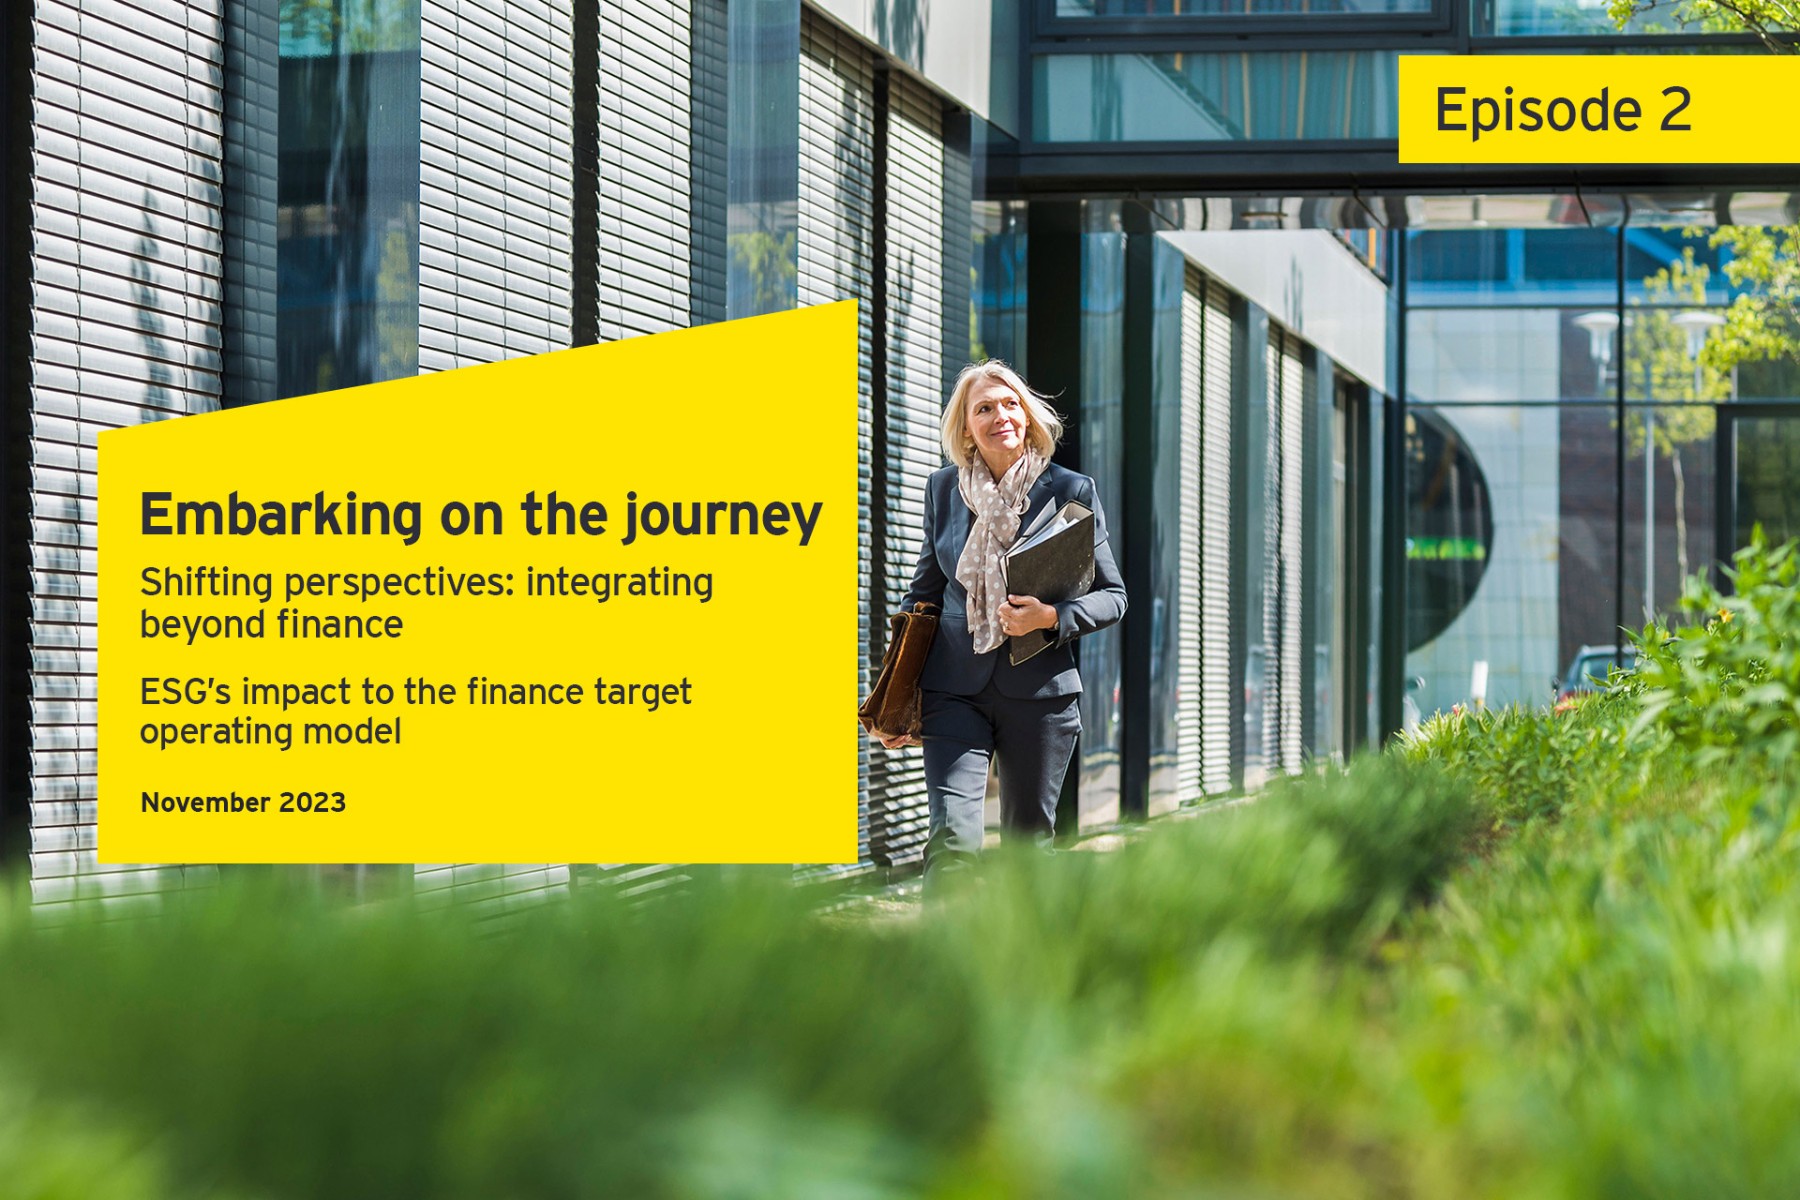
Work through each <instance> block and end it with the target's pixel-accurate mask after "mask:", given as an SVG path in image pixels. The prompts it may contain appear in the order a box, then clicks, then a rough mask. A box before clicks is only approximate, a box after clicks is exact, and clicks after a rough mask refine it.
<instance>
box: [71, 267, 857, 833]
mask: <svg viewBox="0 0 1800 1200" xmlns="http://www.w3.org/2000/svg"><path fill="white" fill-rule="evenodd" d="M857 411H858V401H857V315H856V307H855V305H854V303H850V302H846V303H842V304H834V305H826V306H822V307H817V308H811V309H804V310H801V311H798V312H793V313H785V314H780V315H775V316H769V317H759V318H755V319H752V320H746V321H734V322H730V323H728V324H723V325H716V326H710V327H706V328H701V329H694V330H685V331H680V332H676V333H669V334H662V335H658V336H655V337H645V338H636V339H631V340H628V341H624V342H618V343H614V344H611V345H606V346H597V347H589V348H584V349H576V350H568V351H562V352H559V353H555V354H546V355H540V356H536V357H531V358H521V359H515V360H513V361H510V362H505V363H499V364H495V365H491V366H479V367H469V368H464V369H462V370H456V371H448V372H444V373H441V374H436V375H429V376H422V377H419V378H413V379H405V380H399V381H395V382H393V383H384V384H378V385H374V386H370V387H364V388H356V389H351V390H347V391H341V392H334V393H328V394H324V395H318V396H308V397H303V398H298V399H293V400H284V401H280V402H277V403H273V404H265V405H260V406H256V407H251V408H244V409H236V410H231V411H227V412H220V413H210V414H204V415H198V416H191V417H184V418H182V419H180V420H173V421H166V422H163V423H160V424H157V425H150V426H141V427H137V428H132V429H122V430H116V431H112V432H108V433H104V434H102V435H101V436H100V442H99V461H100V470H99V553H98V559H99V564H100V578H99V585H98V592H99V597H98V598H99V610H98V618H99V643H98V656H97V657H98V664H99V681H98V702H99V714H98V715H99V725H100V733H99V832H98V848H99V857H100V860H101V861H102V862H109V863H116V862H169V863H181V862H200V863H243V862H282V863H306V862H370V863H378V862H401V863H404V862H469V863H483V862H544V861H548V862H669V861H676V862H791V863H831V862H839V863H841V862H853V861H855V859H856V852H857V831H856V825H857V819H856V809H857V760H858V753H859V733H860V731H859V729H858V727H857V725H856V721H855V718H854V709H855V705H856V702H857V698H858V696H857V691H858V683H857V681H858V663H859V657H860V655H859V650H858V635H857V630H858V600H857V580H858V566H857V561H858V550H857V545H858V533H857V529H858V516H857V512H858V503H859V501H858V486H857V479H858V468H857V463H858V439H857Z"/></svg>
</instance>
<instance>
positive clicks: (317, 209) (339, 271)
mask: <svg viewBox="0 0 1800 1200" xmlns="http://www.w3.org/2000/svg"><path fill="white" fill-rule="evenodd" d="M280 103H281V114H280V137H279V158H280V166H279V179H278V196H279V201H278V203H279V207H278V209H277V212H276V222H277V227H276V228H277V239H278V241H277V247H278V248H277V273H276V287H277V304H278V310H279V320H278V324H277V359H278V365H277V380H276V386H277V389H278V391H279V394H280V395H282V396H295V395H304V394H306V393H310V392H317V391H324V390H326V389H330V388H340V387H351V386H354V385H357V384H363V383H375V382H380V381H382V380H387V379H397V378H400V377H402V376H406V375H412V374H415V373H417V371H418V367H419V5H418V0H283V3H282V5H281V100H280Z"/></svg>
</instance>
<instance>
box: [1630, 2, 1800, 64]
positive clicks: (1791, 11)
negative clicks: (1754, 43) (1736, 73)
mask: <svg viewBox="0 0 1800 1200" xmlns="http://www.w3.org/2000/svg"><path fill="white" fill-rule="evenodd" d="M1606 15H1607V16H1608V17H1610V18H1611V19H1612V22H1613V24H1615V25H1617V26H1618V27H1619V28H1620V29H1621V30H1623V29H1625V28H1626V27H1627V26H1631V27H1632V30H1633V32H1638V33H1670V32H1674V31H1676V30H1681V31H1685V32H1690V33H1754V34H1755V35H1756V36H1757V37H1759V38H1760V39H1762V43H1763V45H1764V46H1765V47H1766V48H1767V49H1768V50H1769V51H1771V52H1772V53H1775V54H1793V53H1795V51H1796V49H1797V45H1796V43H1795V41H1794V40H1793V38H1792V37H1787V36H1783V35H1784V34H1791V33H1792V31H1794V30H1796V29H1800V0H1608V3H1607V6H1606Z"/></svg>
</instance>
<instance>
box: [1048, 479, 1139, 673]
mask: <svg viewBox="0 0 1800 1200" xmlns="http://www.w3.org/2000/svg"><path fill="white" fill-rule="evenodd" d="M1080 500H1081V502H1082V503H1083V504H1085V505H1087V506H1088V507H1089V508H1091V509H1093V510H1094V585H1093V587H1091V588H1089V589H1088V592H1087V594H1086V595H1085V596H1078V597H1076V598H1075V599H1073V600H1065V601H1063V602H1062V603H1061V604H1058V605H1056V606H1055V608H1056V628H1055V629H1053V630H1051V631H1050V632H1051V633H1052V634H1053V635H1054V637H1055V639H1056V644H1057V645H1058V646H1061V645H1064V644H1066V643H1068V642H1072V641H1074V640H1075V639H1076V638H1078V637H1080V636H1081V635H1082V634H1084V633H1093V632H1094V631H1095V630H1097V629H1105V628H1106V627H1107V626H1108V625H1116V624H1117V623H1118V621H1119V618H1120V617H1122V616H1124V615H1125V580H1124V579H1123V578H1121V577H1120V575H1119V566H1118V564H1117V563H1115V562H1114V561H1113V554H1112V546H1111V545H1110V544H1109V543H1108V538H1107V535H1106V514H1105V513H1103V512H1101V511H1100V497H1099V495H1098V494H1097V492H1096V490H1095V488H1094V481H1093V480H1091V479H1090V480H1088V481H1087V487H1086V488H1085V489H1084V491H1083V493H1082V495H1081V496H1080Z"/></svg>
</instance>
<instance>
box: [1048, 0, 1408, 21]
mask: <svg viewBox="0 0 1800 1200" xmlns="http://www.w3.org/2000/svg"><path fill="white" fill-rule="evenodd" d="M1431 4H1432V0H1056V15H1057V16H1059V17H1265V16H1290V15H1291V16H1331V15H1333V14H1339V13H1354V14H1370V15H1374V14H1381V13H1428V12H1430V11H1431Z"/></svg>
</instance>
